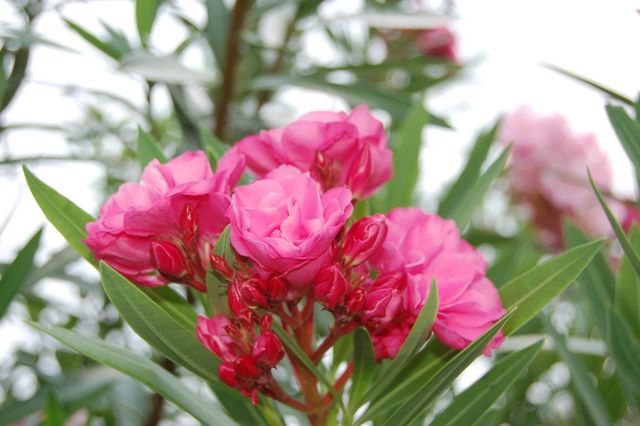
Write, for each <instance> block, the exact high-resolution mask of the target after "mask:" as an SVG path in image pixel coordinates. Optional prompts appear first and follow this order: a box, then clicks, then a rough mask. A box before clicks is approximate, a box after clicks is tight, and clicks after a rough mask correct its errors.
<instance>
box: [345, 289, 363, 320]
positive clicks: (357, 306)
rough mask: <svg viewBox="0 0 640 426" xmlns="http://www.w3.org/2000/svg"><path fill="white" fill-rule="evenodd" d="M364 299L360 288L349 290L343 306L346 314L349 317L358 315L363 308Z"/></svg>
mask: <svg viewBox="0 0 640 426" xmlns="http://www.w3.org/2000/svg"><path fill="white" fill-rule="evenodd" d="M364 297H365V294H364V290H363V289H362V287H358V288H354V289H353V290H351V292H349V295H348V296H347V302H346V304H345V306H346V309H347V312H348V313H349V314H351V315H357V314H359V313H360V312H361V311H362V308H364V302H365V299H364Z"/></svg>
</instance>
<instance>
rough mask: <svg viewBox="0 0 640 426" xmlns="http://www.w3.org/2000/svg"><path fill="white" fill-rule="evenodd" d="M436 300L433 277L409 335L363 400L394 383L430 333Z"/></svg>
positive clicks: (436, 292)
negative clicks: (427, 294)
mask: <svg viewBox="0 0 640 426" xmlns="http://www.w3.org/2000/svg"><path fill="white" fill-rule="evenodd" d="M438 302H439V301H438V286H437V283H436V280H435V278H434V280H433V282H432V283H431V289H430V290H429V296H428V297H427V300H426V301H425V303H424V305H423V306H422V310H421V311H420V315H418V318H417V319H416V322H415V323H414V324H413V326H412V327H411V331H410V332H409V335H408V336H407V338H406V339H405V341H404V343H403V344H402V346H401V347H400V351H399V352H398V354H397V355H396V356H395V357H394V358H393V359H392V360H391V361H390V362H389V364H388V365H387V366H386V367H385V369H384V370H383V372H382V374H380V377H379V378H378V380H377V381H376V382H374V383H373V385H372V386H371V388H370V390H369V392H367V394H366V395H365V398H363V399H364V400H365V401H368V400H372V399H375V398H376V397H378V396H379V395H381V394H383V393H384V392H385V391H386V390H387V389H388V388H389V386H393V385H394V382H395V380H396V377H397V376H398V374H399V373H400V372H401V371H402V369H403V368H404V367H405V365H406V364H407V362H408V361H409V359H410V358H411V357H412V356H413V355H414V354H415V353H416V352H417V351H418V350H419V349H420V348H421V346H422V345H423V344H424V342H425V341H426V340H427V338H428V337H429V335H430V334H431V329H432V327H433V323H434V322H435V320H436V316H437V315H438Z"/></svg>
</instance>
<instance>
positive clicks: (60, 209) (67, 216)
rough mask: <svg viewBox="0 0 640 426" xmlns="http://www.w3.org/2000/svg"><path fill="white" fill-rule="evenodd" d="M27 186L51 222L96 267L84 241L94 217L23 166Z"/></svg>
mask: <svg viewBox="0 0 640 426" xmlns="http://www.w3.org/2000/svg"><path fill="white" fill-rule="evenodd" d="M22 170H23V172H24V176H25V178H26V179H27V185H29V189H30V190H31V194H33V198H35V200H36V202H37V203H38V205H39V206H40V209H42V212H43V213H44V215H45V216H46V217H47V219H48V220H49V222H51V224H53V226H55V227H56V229H57V230H58V231H59V232H60V233H61V234H62V236H63V237H64V238H65V239H66V240H67V242H68V243H69V245H70V246H71V247H73V248H74V249H75V250H76V251H77V252H78V254H79V255H80V256H82V257H83V258H85V259H86V260H87V261H88V262H89V263H91V264H92V265H94V266H96V265H97V263H96V260H95V259H94V257H93V253H92V252H91V250H89V247H87V246H86V245H85V244H84V243H83V242H82V241H83V240H84V239H86V238H87V231H86V230H85V225H86V224H87V223H89V222H91V221H93V220H94V218H93V217H91V215H90V214H89V213H87V212H85V211H84V210H82V209H81V208H80V207H78V206H76V205H75V204H74V203H73V202H72V201H70V200H69V199H67V198H65V197H64V196H63V195H61V194H60V193H59V192H57V191H56V190H55V189H53V188H51V187H50V186H49V185H47V184H46V183H44V182H43V181H41V180H40V179H38V178H37V177H36V176H35V175H34V174H33V173H31V171H30V170H29V169H28V168H27V166H22Z"/></svg>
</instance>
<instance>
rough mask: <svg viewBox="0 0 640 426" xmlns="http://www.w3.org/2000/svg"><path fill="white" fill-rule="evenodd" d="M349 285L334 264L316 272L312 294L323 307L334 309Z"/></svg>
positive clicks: (342, 298)
mask: <svg viewBox="0 0 640 426" xmlns="http://www.w3.org/2000/svg"><path fill="white" fill-rule="evenodd" d="M348 287H349V283H348V282H347V279H346V278H345V277H344V275H343V274H342V271H340V268H339V267H338V266H336V265H331V266H329V267H327V268H325V269H323V270H322V271H320V273H319V274H318V276H317V277H316V286H315V288H314V289H313V296H314V297H315V298H316V299H317V300H318V301H319V302H320V303H321V304H322V305H324V306H325V307H327V308H329V309H334V308H335V307H336V306H337V305H339V304H341V303H342V301H343V300H344V296H345V293H346V292H347V289H348Z"/></svg>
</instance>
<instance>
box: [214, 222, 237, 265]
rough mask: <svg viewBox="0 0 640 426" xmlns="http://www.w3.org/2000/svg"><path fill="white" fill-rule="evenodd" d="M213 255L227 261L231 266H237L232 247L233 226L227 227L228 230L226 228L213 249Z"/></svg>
mask: <svg viewBox="0 0 640 426" xmlns="http://www.w3.org/2000/svg"><path fill="white" fill-rule="evenodd" d="M213 253H214V254H216V255H218V256H220V257H222V258H223V259H224V260H226V261H227V263H228V264H229V266H231V267H234V266H235V264H236V255H235V252H234V251H233V247H232V246H231V226H229V225H227V226H226V228H224V230H223V231H222V234H220V237H218V241H216V244H215V246H214V247H213Z"/></svg>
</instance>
